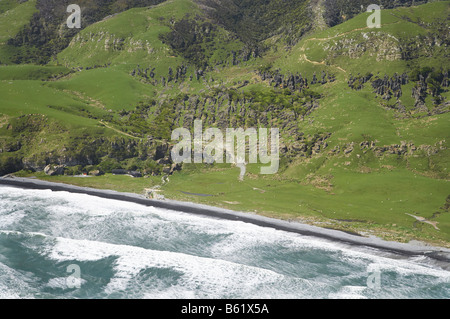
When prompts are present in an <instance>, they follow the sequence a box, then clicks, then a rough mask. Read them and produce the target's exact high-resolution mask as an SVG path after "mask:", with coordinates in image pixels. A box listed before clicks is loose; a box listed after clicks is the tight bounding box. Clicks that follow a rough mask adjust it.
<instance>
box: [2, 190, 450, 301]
mask: <svg viewBox="0 0 450 319" xmlns="http://www.w3.org/2000/svg"><path fill="white" fill-rule="evenodd" d="M0 298H133V299H135V298H164V299H167V298H168V299H172V298H177V299H180V298H189V299H191V298H214V299H217V298H220V299H221V298H227V299H230V298H231V299H233V298H239V299H242V298H244V299H247V298H250V299H252V298H258V299H259V298H264V299H272V298H274V299H285V298H289V299H291V298H321V299H322V298H369V299H371V298H374V299H377V298H426V299H428V298H430V299H431V298H450V272H449V271H447V270H444V269H442V268H441V267H439V265H437V264H436V263H434V262H433V261H431V260H429V259H428V258H427V257H409V258H406V257H402V256H395V255H392V254H388V253H385V252H382V251H378V250H375V249H369V248H364V247H355V246H352V247H349V246H345V245H344V244H342V243H341V244H339V243H334V242H330V241H325V240H321V239H318V238H313V237H305V236H301V235H297V234H293V233H288V232H283V231H279V230H275V229H271V228H263V227H259V226H256V225H252V224H246V223H242V222H234V221H226V220H218V219H213V218H206V217H200V216H194V215H190V214H184V213H179V212H173V211H166V210H162V209H156V208H149V207H144V206H140V205H137V204H132V203H128V202H121V201H116V200H109V199H101V198H97V197H92V196H88V195H81V194H70V193H67V192H52V191H49V190H22V189H18V188H10V187H0Z"/></svg>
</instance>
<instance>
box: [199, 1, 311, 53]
mask: <svg viewBox="0 0 450 319" xmlns="http://www.w3.org/2000/svg"><path fill="white" fill-rule="evenodd" d="M200 2H201V3H203V4H204V5H205V6H207V7H208V8H209V10H207V12H208V14H209V16H210V17H211V18H212V19H213V20H214V21H215V22H217V23H219V24H220V25H222V26H223V27H225V28H226V29H227V30H229V31H232V32H233V33H234V34H236V35H237V36H238V38H239V39H240V40H241V41H242V42H244V43H245V44H246V45H247V46H248V47H249V48H250V49H251V51H253V52H254V53H255V54H257V55H259V54H260V53H261V51H262V50H264V47H263V46H262V44H261V41H263V40H265V39H268V38H270V37H272V36H274V35H280V34H282V35H283V36H284V39H285V41H286V42H287V43H288V44H293V43H295V42H297V41H298V40H299V39H300V37H301V36H302V35H303V34H304V33H305V32H306V31H307V30H309V28H310V23H309V22H310V16H309V10H308V4H309V1H305V0H291V1H285V0H271V1H267V0H223V1H215V0H201V1H200Z"/></svg>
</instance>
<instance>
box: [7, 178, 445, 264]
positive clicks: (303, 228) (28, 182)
mask: <svg viewBox="0 0 450 319" xmlns="http://www.w3.org/2000/svg"><path fill="white" fill-rule="evenodd" d="M0 186H9V187H18V188H22V189H36V190H52V191H54V192H69V193H78V194H86V195H90V196H97V197H101V198H106V199H114V200H120V201H128V202H133V203H136V204H140V205H144V206H150V207H155V208H161V209H166V210H172V211H178V212H183V213H188V214H193V215H199V216H206V217H210V218H218V219H224V220H231V221H240V222H244V223H250V224H254V225H257V226H261V227H268V228H274V229H277V230H281V231H287V232H291V233H296V234H299V235H302V236H308V237H316V238H321V239H325V240H328V241H332V242H338V243H343V244H347V245H350V246H358V247H369V248H375V249H378V250H381V251H384V252H390V253H394V254H396V255H402V256H406V257H414V256H425V257H428V258H431V259H433V260H435V261H438V262H440V263H445V264H447V267H444V268H447V269H450V249H447V248H443V247H434V246H422V245H420V246H419V245H414V244H411V243H400V242H393V241H385V240H382V239H380V238H376V237H375V238H374V237H363V236H360V235H355V234H350V233H347V232H344V231H340V230H333V229H327V228H321V227H317V226H313V225H307V224H302V223H299V222H291V221H285V220H281V219H276V218H270V217H265V216H261V215H256V214H250V213H244V212H239V211H232V210H228V209H224V208H219V207H213V206H207V205H202V204H196V203H189V202H180V201H175V200H164V201H159V200H153V199H148V198H146V197H144V196H143V195H139V194H134V193H123V192H118V191H112V190H101V189H95V188H88V187H80V186H74V185H70V184H63V183H54V182H47V181H43V180H39V179H31V178H22V177H12V176H10V175H9V176H4V177H0ZM441 267H442V265H441Z"/></svg>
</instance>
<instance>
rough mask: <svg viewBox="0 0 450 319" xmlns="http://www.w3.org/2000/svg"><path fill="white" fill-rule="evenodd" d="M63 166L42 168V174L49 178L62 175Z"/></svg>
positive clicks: (50, 165) (51, 165)
mask: <svg viewBox="0 0 450 319" xmlns="http://www.w3.org/2000/svg"><path fill="white" fill-rule="evenodd" d="M64 168H65V166H64V165H53V164H49V165H47V166H46V167H45V168H44V173H45V174H47V175H49V176H56V175H64Z"/></svg>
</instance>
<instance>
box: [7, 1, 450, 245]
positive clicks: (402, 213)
mask: <svg viewBox="0 0 450 319" xmlns="http://www.w3.org/2000/svg"><path fill="white" fill-rule="evenodd" d="M44 2H45V1H44ZM338 2H339V3H340V4H342V3H343V2H342V1H338ZM341 2H342V3H341ZM360 2H361V1H360ZM360 2H355V4H354V5H355V6H356V5H358V6H360V4H363V1H362V2H361V3H360ZM155 3H156V4H155V5H152V6H147V7H138V6H133V5H131V4H128V5H129V6H128V7H126V6H125V7H123V8H121V9H119V8H118V7H117V8H116V7H114V8H113V5H111V7H108V8H106V7H102V10H104V11H102V12H103V13H105V12H114V13H117V14H114V15H112V16H109V17H106V18H104V17H103V15H102V14H103V13H102V14H100V13H99V14H97V15H89V17H96V18H95V19H94V18H92V20H91V21H90V23H89V24H87V25H86V26H85V27H84V28H83V29H82V30H79V32H77V33H74V34H71V35H70V34H66V33H64V32H62V34H64V36H63V37H64V39H65V40H64V41H66V40H67V41H66V42H64V41H63V42H64V43H65V44H64V46H58V50H56V49H55V52H54V54H52V55H50V56H49V55H48V54H47V53H48V51H45V50H44V51H43V52H44V53H43V54H44V55H45V58H46V59H45V62H44V63H42V64H41V65H36V64H32V63H21V64H14V63H13V62H14V61H15V62H17V59H16V60H15V58H14V57H16V58H17V57H19V56H21V57H22V58H23V61H22V62H29V61H30V60H29V58H30V57H32V56H33V54H34V53H33V52H35V51H33V52H31V51H30V52H31V53H33V54H31V53H30V54H31V55H27V54H25V55H24V52H25V51H26V50H31V49H30V48H31V47H34V48H35V49H36V50H39V48H40V47H39V46H36V44H30V43H25V44H23V43H22V44H21V45H15V44H14V43H15V41H16V40H17V36H18V35H20V34H22V35H24V34H29V32H31V31H29V29H28V28H29V25H28V24H27V19H28V20H30V19H32V18H31V16H32V15H33V12H35V11H34V10H35V7H34V4H33V1H28V2H25V3H22V4H18V3H15V2H12V1H10V2H8V3H6V2H5V3H4V4H3V6H0V26H6V25H8V28H0V61H3V60H4V62H3V63H4V64H8V65H2V66H0V96H1V102H0V174H6V173H13V172H15V173H16V174H18V175H23V176H31V175H35V176H38V177H39V178H44V179H49V180H53V181H63V182H67V183H74V184H79V185H83V186H92V187H100V188H114V189H118V190H122V191H133V192H137V193H142V192H143V191H144V188H151V187H156V186H158V185H159V186H160V187H161V190H162V193H163V194H164V195H165V196H166V197H168V198H174V199H180V200H189V201H195V202H202V203H207V204H212V205H217V206H222V207H227V208H231V209H238V210H243V211H249V212H257V213H259V214H264V215H269V216H274V217H277V218H285V219H298V220H301V221H304V222H308V223H313V224H317V225H320V226H323V227H330V228H337V229H342V230H345V231H351V232H358V233H360V234H364V235H377V236H381V237H383V238H387V239H394V240H398V241H409V240H412V239H418V240H423V241H426V242H431V243H435V244H439V245H444V246H449V245H450V244H449V243H450V213H449V211H448V210H449V205H450V202H449V201H450V187H449V180H450V175H449V173H450V161H449V158H450V151H449V142H450V131H449V129H448V127H449V124H450V112H449V111H450V104H449V102H448V100H449V89H448V60H449V56H448V44H449V34H448V16H449V10H450V1H435V2H430V3H427V4H423V5H420V6H407V7H401V6H400V7H398V4H408V5H410V3H409V2H408V1H404V2H401V3H400V2H399V3H397V4H394V3H391V2H389V1H386V6H387V7H389V8H390V9H384V10H382V27H381V28H380V29H369V28H368V27H367V25H366V20H367V18H368V16H369V14H370V13H366V12H363V13H359V14H358V12H359V11H358V10H360V9H358V10H356V9H355V10H353V9H351V8H349V7H343V9H342V10H343V12H348V13H349V14H350V15H351V16H354V17H353V18H351V19H341V18H339V19H338V18H337V17H335V16H330V15H327V14H331V13H333V12H331V11H330V8H325V7H324V6H325V4H324V2H323V1H295V2H292V3H291V4H290V6H292V7H286V8H284V7H283V8H281V7H280V6H279V1H266V2H265V5H264V6H263V5H261V6H260V8H259V9H258V10H259V11H258V12H260V16H257V15H255V12H256V11H255V10H256V8H257V7H258V4H260V3H259V2H255V3H253V2H247V1H245V2H237V1H231V0H230V1H228V2H227V1H225V2H211V1H191V0H173V1H165V2H161V3H160V2H158V1H156V2H155ZM226 3H228V4H230V6H228V7H227V9H225V8H224V4H226ZM114 4H115V5H118V4H117V3H116V2H114ZM41 5H42V3H41ZM96 5H98V6H100V7H101V4H96ZM288 8H291V9H292V10H290V11H289V14H286V12H285V11H286V10H287V9H288ZM39 10H40V11H39V12H41V13H42V6H41V7H39ZM283 10H284V11H283ZM252 12H253V15H252ZM330 12H331V13H330ZM221 13H223V16H222V18H219V15H220V14H221ZM322 13H324V15H323V16H321V15H322ZM90 14H91V13H90ZM333 14H334V13H333ZM15 16H16V17H20V18H14V17H15ZM100 16H101V17H102V18H99V17H100ZM299 17H301V18H302V19H301V21H298V23H297V22H296V21H297V20H296V19H297V18H299ZM314 17H315V18H317V17H319V18H321V19H320V20H322V19H323V21H321V22H320V23H318V22H314V21H316V20H314V19H313V18H314ZM12 20H14V23H11V21H12ZM341 20H342V21H341ZM344 20H345V21H344ZM337 22H342V23H340V24H337V25H335V26H333V27H328V26H327V23H328V24H331V25H334V24H336V23H337ZM233 23H236V25H239V26H242V28H239V30H237V29H236V28H235V27H233ZM236 25H234V26H236ZM246 28H247V29H248V32H247V34H246V33H245V30H247V29H246ZM38 29H39V28H38ZM27 30H28V31H27ZM47 31H48V30H47ZM49 32H50V31H49ZM50 33H51V34H53V35H54V34H55V33H54V31H52V32H50ZM33 34H34V33H33ZM11 39H16V40H14V41H12V40H11ZM61 41H62V40H61ZM49 43H50V42H45V43H44V44H42V47H43V48H49V47H50V48H51V45H50V44H49ZM58 43H60V44H61V43H62V42H58ZM55 48H56V47H55ZM24 50H25V51H24ZM33 50H34V49H33ZM19 51H20V52H22V53H20V52H19ZM11 52H12V53H11ZM14 52H16V53H14ZM17 52H19V53H20V54H19V55H17ZM2 57H3V58H2ZM26 57H28V58H26ZM37 57H38V58H39V55H38V56H37ZM25 58H26V59H25ZM2 59H3V60H2ZM38 60H39V59H38ZM31 61H34V60H33V59H31ZM36 61H37V60H36ZM41 62H42V61H41ZM194 119H202V120H203V123H204V127H205V128H207V127H218V128H221V129H226V128H229V127H233V128H238V127H243V128H249V127H268V128H271V127H276V128H279V129H280V131H281V137H282V139H281V146H280V152H281V167H280V170H279V171H278V173H277V174H275V175H267V176H265V175H260V173H259V172H260V171H259V168H260V166H261V165H256V164H255V165H248V167H247V174H246V176H245V179H244V181H239V179H238V177H239V169H238V168H236V167H234V166H233V165H230V164H214V165H207V164H204V165H203V164H202V165H193V164H192V165H183V167H182V169H181V170H178V169H179V167H178V168H177V169H175V170H174V167H173V165H172V164H173V163H172V162H171V159H170V148H171V146H173V142H172V141H170V135H171V132H172V130H173V129H175V128H178V127H186V128H189V129H192V127H193V121H194ZM49 164H59V165H65V175H66V176H47V175H45V174H44V173H43V172H42V170H43V169H44V168H45V166H47V165H49ZM118 168H122V169H126V170H136V171H140V172H141V173H142V174H143V175H144V176H145V178H142V179H132V178H131V177H128V176H114V175H112V174H111V173H112V170H113V169H118ZM95 170H101V171H103V172H104V173H106V175H104V176H99V177H91V178H84V179H78V178H74V177H72V175H77V174H81V173H89V172H92V171H95ZM165 175H167V176H168V180H167V178H166V177H164V176H165ZM195 194H197V195H195ZM199 194H200V195H202V194H203V195H208V196H199ZM408 214H411V215H415V216H421V217H424V218H426V219H427V220H429V221H431V222H434V223H435V226H436V227H437V228H435V227H434V226H433V225H431V224H427V223H420V222H419V221H417V220H416V219H414V217H411V216H410V215H408Z"/></svg>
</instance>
